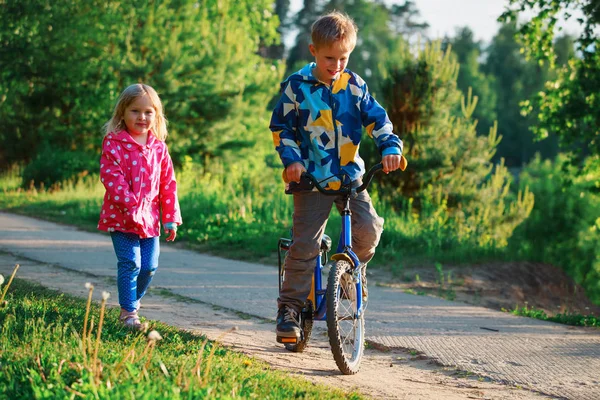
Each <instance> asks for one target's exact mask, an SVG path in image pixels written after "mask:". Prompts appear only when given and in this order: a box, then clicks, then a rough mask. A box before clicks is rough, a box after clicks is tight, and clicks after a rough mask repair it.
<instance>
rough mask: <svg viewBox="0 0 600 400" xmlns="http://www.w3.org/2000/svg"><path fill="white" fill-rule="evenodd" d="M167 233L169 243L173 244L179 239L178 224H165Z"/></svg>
mask: <svg viewBox="0 0 600 400" xmlns="http://www.w3.org/2000/svg"><path fill="white" fill-rule="evenodd" d="M165 233H166V234H167V242H172V241H174V240H175V238H176V237H177V224H176V223H175V222H167V223H166V224H165Z"/></svg>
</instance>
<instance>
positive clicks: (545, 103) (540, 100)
mask: <svg viewBox="0 0 600 400" xmlns="http://www.w3.org/2000/svg"><path fill="white" fill-rule="evenodd" d="M509 4H510V6H509V7H508V9H507V11H506V12H505V13H504V14H502V16H501V17H500V19H501V20H503V21H516V20H517V18H518V17H519V16H520V15H521V14H522V13H523V12H530V11H533V12H534V16H533V18H531V19H530V20H529V21H528V22H526V23H525V24H523V25H522V26H521V27H520V28H519V31H518V33H519V36H520V38H521V39H522V40H523V45H524V49H525V53H526V54H527V56H528V57H530V58H533V59H535V60H538V61H539V62H540V63H544V62H547V63H549V64H550V65H554V63H555V59H556V53H555V51H554V49H553V42H554V35H555V33H554V29H555V26H556V23H557V22H558V20H559V16H560V15H561V13H563V14H564V18H565V19H568V18H571V15H572V14H571V12H572V11H573V10H577V11H579V12H581V14H582V15H583V17H582V18H579V19H578V22H579V23H580V24H581V25H582V27H583V31H582V33H581V35H580V36H579V37H578V38H577V40H576V43H577V51H578V53H579V54H580V56H577V57H574V58H572V59H571V60H570V61H569V63H568V65H567V66H565V67H563V68H561V69H560V72H559V75H558V77H557V78H556V79H555V80H553V81H552V82H548V83H547V84H546V86H545V90H544V91H542V92H540V93H539V94H538V95H537V96H535V98H534V99H533V101H532V102H531V103H526V104H525V112H529V113H531V112H533V111H534V110H535V109H538V110H539V111H538V114H537V119H538V124H536V125H534V126H532V129H533V131H534V133H535V134H536V135H537V136H538V137H540V138H544V137H547V136H548V135H549V133H551V132H556V133H557V134H558V135H559V138H560V143H561V145H562V146H563V148H565V149H567V150H569V151H572V152H573V154H574V159H575V160H576V161H581V160H582V159H583V158H585V157H586V156H588V155H594V156H600V101H599V100H598V92H599V91H600V54H599V53H598V51H597V50H598V48H599V45H600V38H598V37H597V35H595V32H594V29H595V28H597V27H598V25H599V24H600V4H599V3H598V1H597V0H559V1H557V0H510V3H509Z"/></svg>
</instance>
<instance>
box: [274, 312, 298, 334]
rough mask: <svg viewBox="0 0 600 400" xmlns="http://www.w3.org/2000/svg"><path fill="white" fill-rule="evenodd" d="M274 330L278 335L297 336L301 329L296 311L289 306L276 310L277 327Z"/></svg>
mask: <svg viewBox="0 0 600 400" xmlns="http://www.w3.org/2000/svg"><path fill="white" fill-rule="evenodd" d="M275 331H276V333H277V336H278V337H294V338H299V337H300V335H301V332H302V330H301V328H300V316H299V314H298V311H296V310H294V309H293V308H292V307H289V306H283V307H281V308H280V309H279V310H278V311H277V327H276V328H275Z"/></svg>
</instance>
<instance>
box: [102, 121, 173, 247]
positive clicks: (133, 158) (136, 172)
mask: <svg viewBox="0 0 600 400" xmlns="http://www.w3.org/2000/svg"><path fill="white" fill-rule="evenodd" d="M100 180H101V181H102V183H103V184H104V187H105V188H106V193H105V194H104V202H103V204H102V211H101V213H100V222H99V223H98V229H100V230H102V231H107V232H114V231H120V232H129V233H136V234H138V235H139V236H140V238H148V237H155V236H160V223H159V222H160V212H161V211H162V223H163V224H165V223H167V222H175V223H176V224H177V225H180V224H181V222H182V221H181V213H180V211H179V200H178V199H177V181H176V180H175V172H174V171H173V162H172V161H171V156H170V155H169V150H168V149H167V145H166V144H165V142H162V141H160V140H158V139H156V137H155V136H154V135H153V134H151V133H149V134H148V143H146V145H144V146H142V145H141V144H139V143H137V142H136V141H135V140H133V138H132V137H131V135H129V133H128V132H127V131H121V132H119V133H116V134H115V133H109V134H108V135H106V136H105V137H104V141H103V143H102V156H101V158H100Z"/></svg>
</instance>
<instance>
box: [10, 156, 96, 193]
mask: <svg viewBox="0 0 600 400" xmlns="http://www.w3.org/2000/svg"><path fill="white" fill-rule="evenodd" d="M97 168H98V160H97V159H95V158H90V156H89V154H87V153H85V152H82V151H71V152H60V151H59V152H57V151H56V150H53V149H51V148H49V147H46V146H44V147H43V148H41V149H40V150H39V152H38V153H37V155H36V156H35V158H34V159H33V160H31V162H30V163H29V164H27V166H26V167H25V168H24V169H23V172H22V182H23V185H24V186H28V185H37V186H45V187H51V186H52V185H57V184H60V182H63V181H65V180H67V179H69V178H71V177H73V176H86V175H87V174H89V173H90V172H91V171H95V170H96V169H97Z"/></svg>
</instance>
